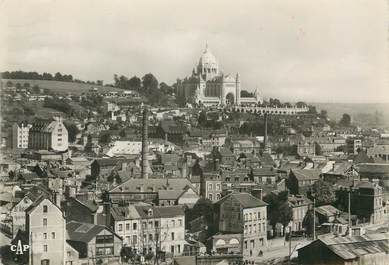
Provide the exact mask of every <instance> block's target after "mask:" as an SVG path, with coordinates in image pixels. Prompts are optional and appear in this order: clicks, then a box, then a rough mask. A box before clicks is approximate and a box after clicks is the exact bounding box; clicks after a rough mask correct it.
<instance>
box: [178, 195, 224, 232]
mask: <svg viewBox="0 0 389 265" xmlns="http://www.w3.org/2000/svg"><path fill="white" fill-rule="evenodd" d="M201 216H203V217H204V219H205V222H206V223H207V226H208V230H207V232H208V235H213V234H214V233H215V232H216V228H215V224H214V220H213V204H212V201H210V200H208V199H203V198H201V199H199V200H198V201H197V202H196V204H195V205H194V206H193V208H192V209H187V212H186V213H185V217H186V218H185V221H186V222H187V223H189V222H191V221H193V220H194V219H196V218H199V217H201Z"/></svg>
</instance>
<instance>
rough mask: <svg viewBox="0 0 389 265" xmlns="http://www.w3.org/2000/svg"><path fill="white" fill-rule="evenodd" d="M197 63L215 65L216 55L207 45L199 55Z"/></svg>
mask: <svg viewBox="0 0 389 265" xmlns="http://www.w3.org/2000/svg"><path fill="white" fill-rule="evenodd" d="M199 64H200V65H203V66H217V60H216V57H215V56H214V55H213V54H212V52H211V51H210V50H209V49H208V46H207V47H206V48H205V50H204V52H203V54H202V55H201V57H200V61H199Z"/></svg>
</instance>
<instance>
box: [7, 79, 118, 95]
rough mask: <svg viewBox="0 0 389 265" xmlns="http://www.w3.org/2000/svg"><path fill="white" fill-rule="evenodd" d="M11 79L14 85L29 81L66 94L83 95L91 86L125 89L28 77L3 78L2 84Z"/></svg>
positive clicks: (31, 84) (109, 89) (105, 88)
mask: <svg viewBox="0 0 389 265" xmlns="http://www.w3.org/2000/svg"><path fill="white" fill-rule="evenodd" d="M8 80H9V81H11V82H12V83H13V84H14V85H16V84H17V83H20V84H21V85H22V86H23V85H24V83H29V84H30V86H31V87H32V86H34V85H38V86H39V87H40V88H47V89H50V90H52V91H53V92H55V93H58V94H63V95H66V94H68V93H70V94H72V95H76V96H77V95H81V94H82V93H84V92H88V91H89V90H90V89H91V88H94V87H97V88H98V91H99V92H108V91H123V90H121V89H119V88H114V87H107V86H98V85H92V84H82V83H74V82H60V81H47V80H28V79H1V82H2V85H5V84H6V83H7V82H8Z"/></svg>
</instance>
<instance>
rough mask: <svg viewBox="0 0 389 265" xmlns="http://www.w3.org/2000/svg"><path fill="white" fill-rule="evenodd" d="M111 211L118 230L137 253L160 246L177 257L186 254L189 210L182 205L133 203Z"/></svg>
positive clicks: (147, 251) (151, 251)
mask: <svg viewBox="0 0 389 265" xmlns="http://www.w3.org/2000/svg"><path fill="white" fill-rule="evenodd" d="M111 213H112V219H113V220H112V224H113V226H114V229H115V232H116V233H117V234H118V235H120V236H121V237H122V238H123V243H124V244H126V245H127V246H129V247H131V248H132V249H134V250H135V251H136V252H137V253H139V254H143V255H146V254H148V253H155V251H156V247H157V246H158V247H159V249H160V250H161V251H163V252H165V253H170V254H171V255H173V256H177V255H178V256H179V255H182V254H183V250H184V245H185V213H184V208H183V207H182V206H164V207H158V206H150V205H129V206H127V207H113V208H112V210H111Z"/></svg>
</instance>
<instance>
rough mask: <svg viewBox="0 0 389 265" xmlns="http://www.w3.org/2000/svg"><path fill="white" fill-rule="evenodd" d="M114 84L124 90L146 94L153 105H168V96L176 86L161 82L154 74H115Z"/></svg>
mask: <svg viewBox="0 0 389 265" xmlns="http://www.w3.org/2000/svg"><path fill="white" fill-rule="evenodd" d="M114 86H115V87H117V88H120V89H124V90H133V91H137V92H139V93H140V94H141V95H142V96H145V97H146V98H147V99H148V101H149V103H150V104H151V105H160V106H167V105H168V104H169V103H168V98H169V96H170V95H173V93H174V88H173V86H169V85H167V84H166V83H164V82H162V83H159V81H158V79H157V78H156V77H155V76H154V75H153V74H152V73H148V74H145V75H144V76H143V77H142V78H139V77H137V76H133V77H131V78H129V77H126V76H124V75H120V76H119V75H117V74H115V75H114Z"/></svg>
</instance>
